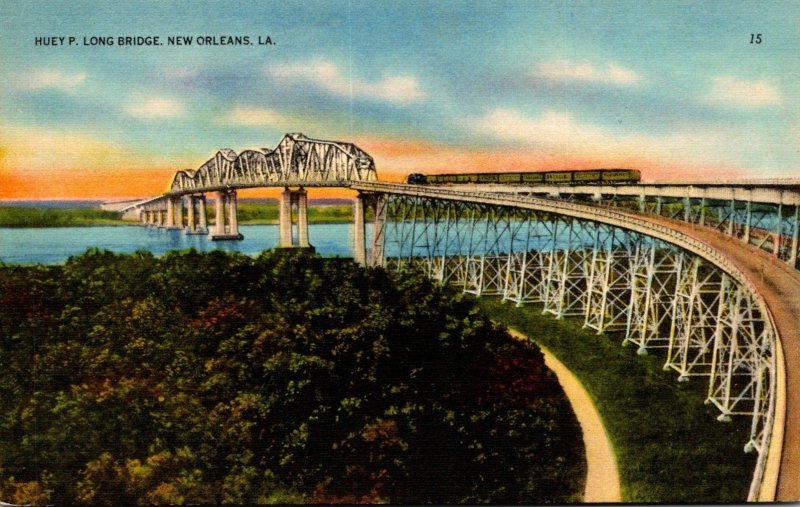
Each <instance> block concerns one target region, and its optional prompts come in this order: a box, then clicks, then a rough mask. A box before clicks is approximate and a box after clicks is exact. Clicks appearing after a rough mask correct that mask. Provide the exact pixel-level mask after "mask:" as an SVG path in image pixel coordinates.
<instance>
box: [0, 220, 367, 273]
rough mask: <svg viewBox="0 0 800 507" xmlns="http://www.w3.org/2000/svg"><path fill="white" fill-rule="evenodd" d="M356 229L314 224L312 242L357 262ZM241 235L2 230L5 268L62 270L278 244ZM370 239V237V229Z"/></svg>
mask: <svg viewBox="0 0 800 507" xmlns="http://www.w3.org/2000/svg"><path fill="white" fill-rule="evenodd" d="M352 228H353V227H352V224H310V225H309V226H308V229H309V231H308V236H309V241H310V243H311V244H312V245H313V246H314V247H315V248H316V251H317V253H319V254H320V255H323V256H329V257H334V256H336V257H352V256H353V248H352V245H351V243H352ZM239 230H240V232H241V233H242V234H243V235H244V240H242V241H211V240H210V239H209V238H208V236H205V235H187V234H184V233H183V232H182V231H178V230H166V229H157V228H153V227H142V226H95V227H48V228H23V229H7V228H0V262H4V263H9V264H60V263H62V262H65V261H66V260H67V259H68V258H69V257H70V256H72V255H78V254H81V253H83V252H85V251H86V250H87V249H88V248H91V247H97V248H102V249H107V250H111V251H113V252H118V253H132V252H135V251H137V250H147V251H149V252H152V253H153V254H154V255H162V254H164V253H165V252H167V251H169V250H183V249H188V248H195V249H196V250H199V251H203V252H206V251H210V250H215V249H219V250H226V251H229V252H242V253H244V254H248V255H257V254H259V253H261V252H262V251H263V250H266V249H269V248H273V247H275V246H276V245H277V244H278V226H277V225H241V226H239ZM367 235H368V238H369V237H371V230H370V227H369V225H368V226H367Z"/></svg>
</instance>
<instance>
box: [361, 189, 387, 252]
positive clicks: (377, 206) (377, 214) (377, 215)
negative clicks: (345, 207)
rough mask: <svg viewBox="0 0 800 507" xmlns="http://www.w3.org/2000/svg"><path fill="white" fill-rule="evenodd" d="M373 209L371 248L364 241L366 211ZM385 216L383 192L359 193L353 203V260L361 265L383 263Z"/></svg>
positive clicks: (365, 235)
mask: <svg viewBox="0 0 800 507" xmlns="http://www.w3.org/2000/svg"><path fill="white" fill-rule="evenodd" d="M368 209H372V211H373V220H374V224H373V229H372V230H373V238H372V248H371V249H368V248H367V244H366V243H367V242H366V237H367V234H366V225H367V220H366V212H367V210H368ZM385 218H386V197H385V196H384V195H383V194H365V193H360V194H359V195H358V197H356V200H355V202H354V203H353V260H354V261H355V262H356V263H358V264H361V265H362V266H371V267H374V266H382V265H383V261H384V259H383V237H384V236H383V232H384V227H383V224H384V221H385Z"/></svg>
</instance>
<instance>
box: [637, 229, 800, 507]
mask: <svg viewBox="0 0 800 507" xmlns="http://www.w3.org/2000/svg"><path fill="white" fill-rule="evenodd" d="M631 215H632V216H635V217H637V218H640V219H641V218H645V219H646V220H650V221H652V222H654V223H660V224H662V225H666V226H669V227H671V228H673V229H676V230H678V231H680V232H683V233H684V234H686V235H688V236H691V237H693V238H695V239H697V240H700V241H703V242H705V243H707V244H708V245H710V246H712V247H713V248H715V249H716V250H718V251H719V252H721V253H723V254H724V255H725V256H726V257H727V258H728V259H730V260H731V261H732V262H733V263H734V264H735V265H736V267H738V268H739V269H740V270H741V271H743V272H744V273H745V274H746V275H747V276H748V278H750V280H751V281H752V282H753V284H754V285H755V286H756V287H757V289H758V291H759V292H760V293H761V295H762V297H763V298H764V300H765V301H766V303H767V305H768V306H769V308H770V311H771V312H772V314H773V316H774V317H775V325H776V326H777V328H778V334H779V335H780V337H781V344H782V346H783V352H784V357H785V363H786V412H785V414H786V420H785V425H784V441H783V452H782V455H781V466H780V473H779V477H778V490H777V493H776V498H775V499H776V500H779V501H781V500H782V501H797V500H798V499H800V417H798V414H800V271H798V270H796V269H792V268H791V267H790V266H789V265H788V264H786V263H785V262H782V261H780V260H779V259H777V258H776V257H774V256H773V255H770V254H769V253H768V252H765V251H764V250H761V249H759V248H756V247H754V246H750V245H745V244H743V243H742V242H741V241H739V240H737V239H735V238H732V237H730V236H727V235H725V234H723V233H721V232H718V231H715V230H712V229H710V228H707V227H701V226H697V225H692V224H688V223H686V222H681V221H678V220H672V219H668V218H663V217H653V216H643V215H638V214H636V215H635V214H631Z"/></svg>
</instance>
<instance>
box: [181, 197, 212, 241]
mask: <svg viewBox="0 0 800 507" xmlns="http://www.w3.org/2000/svg"><path fill="white" fill-rule="evenodd" d="M198 222H199V223H198ZM186 234H208V230H207V225H206V196H205V195H190V196H189V208H188V214H187V215H186Z"/></svg>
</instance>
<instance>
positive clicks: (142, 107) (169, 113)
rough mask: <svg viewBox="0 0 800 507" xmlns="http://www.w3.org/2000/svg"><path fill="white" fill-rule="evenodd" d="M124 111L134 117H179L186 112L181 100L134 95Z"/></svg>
mask: <svg viewBox="0 0 800 507" xmlns="http://www.w3.org/2000/svg"><path fill="white" fill-rule="evenodd" d="M125 112H126V113H127V114H128V115H129V116H133V117H134V118H144V119H153V118H179V117H181V116H183V115H184V114H185V113H186V108H185V107H184V105H183V103H182V102H179V101H177V100H174V99H168V98H165V97H148V96H146V95H141V94H139V95H134V96H133V98H132V100H131V102H130V103H129V104H128V105H127V106H126V107H125Z"/></svg>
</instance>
